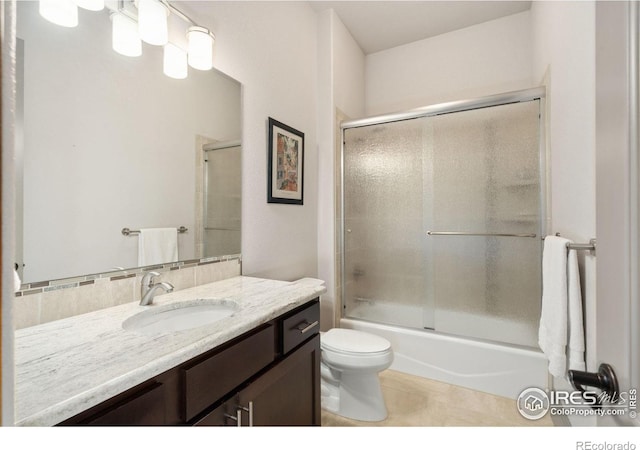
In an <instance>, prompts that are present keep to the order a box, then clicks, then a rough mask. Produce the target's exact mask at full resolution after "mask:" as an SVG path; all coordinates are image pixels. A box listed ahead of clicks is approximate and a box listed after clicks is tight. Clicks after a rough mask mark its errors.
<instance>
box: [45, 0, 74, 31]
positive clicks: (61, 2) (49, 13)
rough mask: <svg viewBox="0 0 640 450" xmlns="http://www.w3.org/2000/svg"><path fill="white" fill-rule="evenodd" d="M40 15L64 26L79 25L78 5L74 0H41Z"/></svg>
mask: <svg viewBox="0 0 640 450" xmlns="http://www.w3.org/2000/svg"><path fill="white" fill-rule="evenodd" d="M38 11H39V12H40V15H41V16H42V17H44V18H45V19H47V20H48V21H49V22H51V23H55V24H56V25H60V26H63V27H69V28H71V27H76V26H78V5H76V4H75V3H74V2H73V0H40V4H39V7H38Z"/></svg>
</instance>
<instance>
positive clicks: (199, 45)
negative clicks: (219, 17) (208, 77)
mask: <svg viewBox="0 0 640 450" xmlns="http://www.w3.org/2000/svg"><path fill="white" fill-rule="evenodd" d="M187 39H188V41H189V65H190V66H191V67H193V68H194V69H198V70H209V69H211V68H212V67H213V42H214V39H213V36H212V35H211V34H210V33H209V30H207V29H206V28H204V27H197V26H196V27H190V28H189V30H188V31H187Z"/></svg>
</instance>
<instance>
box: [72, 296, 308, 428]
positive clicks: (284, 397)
mask: <svg viewBox="0 0 640 450" xmlns="http://www.w3.org/2000/svg"><path fill="white" fill-rule="evenodd" d="M319 317H320V307H319V302H318V299H315V300H312V301H310V302H308V303H306V304H305V305H302V306H300V307H298V308H296V309H294V310H292V311H290V312H288V313H286V314H284V315H283V316H281V317H278V318H276V319H275V320H272V321H270V322H268V323H266V324H263V325H261V326H259V327H257V328H255V329H253V330H251V331H249V332H247V333H245V334H243V335H242V336H239V337H237V338H235V339H233V340H232V341H230V342H227V343H226V344H224V345H221V346H220V347H217V348H215V349H213V350H210V351H208V352H206V353H204V354H203V355H200V356H198V357H196V358H194V359H192V360H190V361H188V362H186V363H184V364H181V365H180V366H178V367H175V368H173V369H171V370H169V371H167V372H165V373H163V374H161V375H159V376H157V377H154V378H153V379H152V380H149V381H147V382H145V383H142V384H140V385H138V386H136V387H134V388H131V389H129V390H128V391H126V392H124V393H122V394H119V395H118V396H116V397H114V398H112V399H109V400H107V401H105V402H103V403H101V404H99V405H97V406H95V407H93V408H91V409H89V410H87V411H85V412H83V413H81V414H78V415H77V416H75V417H72V418H71V419H68V420H66V421H65V422H63V423H61V424H60V425H196V426H212V425H214V426H215V425H217V426H270V425H320V335H319V330H320V327H319Z"/></svg>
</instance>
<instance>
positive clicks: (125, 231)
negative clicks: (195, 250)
mask: <svg viewBox="0 0 640 450" xmlns="http://www.w3.org/2000/svg"><path fill="white" fill-rule="evenodd" d="M176 231H178V233H186V232H187V231H189V229H188V228H186V227H180V228H176ZM121 233H122V234H123V235H124V236H131V235H132V234H140V230H131V229H129V228H123V229H122V231H121Z"/></svg>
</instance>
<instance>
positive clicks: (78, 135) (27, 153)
mask: <svg viewBox="0 0 640 450" xmlns="http://www.w3.org/2000/svg"><path fill="white" fill-rule="evenodd" d="M17 18H18V23H17V34H18V38H19V52H18V58H17V67H18V74H17V75H18V90H19V92H18V107H17V115H18V120H17V130H16V132H17V149H16V155H17V156H16V168H17V190H16V196H17V198H16V201H17V208H18V211H17V214H16V215H17V240H18V242H17V243H16V244H17V258H18V260H17V261H16V262H17V264H18V266H19V272H20V275H21V277H22V281H23V283H33V282H39V281H44V280H55V279H61V278H69V277H76V276H81V275H87V274H95V273H105V272H110V271H114V270H118V269H120V268H125V269H128V268H133V267H137V266H139V263H138V235H136V234H135V233H132V234H129V235H128V236H127V235H124V234H123V233H122V229H123V228H129V229H131V230H139V229H143V228H162V227H175V228H179V227H185V228H186V229H187V230H188V231H186V232H185V233H179V234H178V260H181V261H184V260H192V259H199V258H207V257H213V256H221V255H232V254H239V253H240V203H241V195H240V159H241V156H240V155H241V145H240V137H241V105H240V104H241V86H240V84H239V83H238V82H237V81H235V80H233V79H231V78H229V77H227V76H226V75H224V74H222V73H220V72H216V71H215V70H210V71H198V70H194V69H191V68H189V75H188V77H187V79H184V80H176V79H172V78H169V77H167V76H165V75H164V74H163V70H162V58H163V52H162V48H161V47H156V46H151V45H147V44H143V52H142V56H139V57H136V58H130V57H126V56H122V55H120V54H118V53H116V52H114V51H113V50H112V48H111V22H110V20H109V12H108V11H107V10H105V11H101V12H91V11H85V10H80V18H79V19H80V20H79V25H78V27H76V28H64V27H60V26H57V25H54V24H51V23H49V22H47V21H46V20H44V19H42V18H41V17H40V16H39V14H38V2H18V15H17ZM205 202H208V203H207V204H206V205H205Z"/></svg>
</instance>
